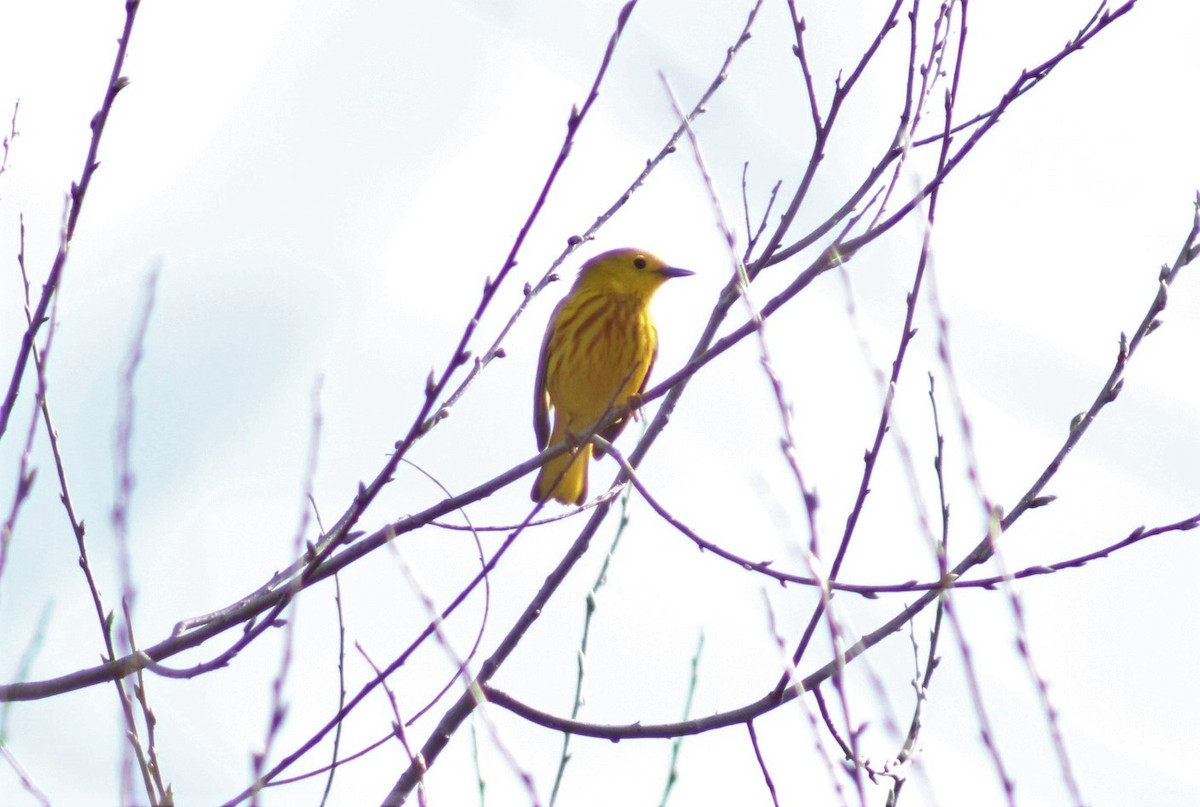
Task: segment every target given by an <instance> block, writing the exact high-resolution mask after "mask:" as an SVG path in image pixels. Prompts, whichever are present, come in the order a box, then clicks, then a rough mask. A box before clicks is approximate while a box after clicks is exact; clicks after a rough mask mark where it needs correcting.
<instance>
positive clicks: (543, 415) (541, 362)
mask: <svg viewBox="0 0 1200 807" xmlns="http://www.w3.org/2000/svg"><path fill="white" fill-rule="evenodd" d="M561 307H562V304H561V303H560V304H559V306H558V307H557V308H555V309H554V313H553V314H551V315H550V324H549V325H547V326H546V335H545V336H544V337H542V349H541V350H540V351H539V352H538V367H537V377H536V378H535V379H534V382H533V434H534V437H536V438H537V447H538V451H542V450H543V449H545V448H546V444H547V443H549V442H550V392H549V391H548V390H547V389H546V365H547V363H548V361H549V357H550V336H551V334H553V333H554V325H555V323H556V322H557V320H558V310H559V308H561Z"/></svg>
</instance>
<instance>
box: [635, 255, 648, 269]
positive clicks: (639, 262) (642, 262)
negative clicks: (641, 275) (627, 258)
mask: <svg viewBox="0 0 1200 807" xmlns="http://www.w3.org/2000/svg"><path fill="white" fill-rule="evenodd" d="M633 265H634V266H635V267H637V268H638V269H645V268H646V259H645V258H643V257H642V256H641V255H638V256H637V257H636V258H634V259H633Z"/></svg>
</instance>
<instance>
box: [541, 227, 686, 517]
mask: <svg viewBox="0 0 1200 807" xmlns="http://www.w3.org/2000/svg"><path fill="white" fill-rule="evenodd" d="M690 274H692V273H691V272H689V271H687V270H686V269H676V268H674V267H672V266H668V265H667V264H665V263H663V262H662V261H661V260H659V259H658V258H656V257H654V256H653V255H651V254H650V253H648V252H642V251H640V250H636V249H614V250H612V251H610V252H605V253H604V254H602V255H597V256H596V257H595V258H592V259H591V260H590V261H588V262H587V263H586V264H584V266H583V268H582V269H581V270H579V279H578V280H576V281H575V285H574V287H572V289H571V291H570V292H569V293H568V294H567V296H566V297H565V298H563V301H562V302H561V303H559V304H558V307H557V308H555V309H554V313H553V314H552V315H551V317H550V324H549V325H548V326H547V328H546V337H545V339H544V340H543V341H542V351H541V357H540V358H539V360H538V371H537V382H536V385H535V388H534V397H533V430H534V434H535V435H536V436H537V444H538V448H539V449H544V448H546V447H547V446H548V445H550V446H552V445H558V444H559V443H563V442H567V441H568V435H576V436H582V437H586V436H587V434H588V430H589V429H590V428H591V427H592V426H593V425H595V423H596V422H597V421H598V420H600V419H601V418H602V417H603V416H604V414H605V413H606V412H607V411H608V410H609V409H611V408H615V407H620V406H624V405H625V404H626V403H628V402H629V399H630V398H631V397H632V396H634V395H636V394H637V393H639V392H641V391H642V390H643V389H645V387H646V378H647V377H648V376H649V375H650V368H651V367H652V366H653V365H654V357H655V355H656V354H657V351H658V334H657V332H656V331H655V329H654V322H653V321H652V320H651V319H650V311H649V306H650V298H651V297H653V296H654V292H655V291H657V290H658V287H659V286H661V285H662V284H663V283H665V282H666V281H667V280H668V279H669V278H672V277H684V276H686V275H690ZM551 412H553V414H554V427H553V429H551V427H550V414H551ZM624 427H625V418H622V419H621V420H619V421H617V422H616V423H614V424H613V425H612V426H610V427H609V428H607V429H605V430H604V431H602V432H600V434H601V436H602V437H604V438H605V439H606V440H613V439H615V438H616V436H617V435H618V434H620V432H621V429H623V428H624ZM596 454H597V456H599V452H596ZM592 455H593V446H592V444H591V443H585V444H582V445H580V446H579V447H577V448H575V449H573V450H571V451H568V452H567V453H565V454H563V455H561V456H559V457H556V458H554V459H552V460H550V461H549V462H547V463H546V464H545V465H544V466H542V469H541V471H540V472H539V473H538V477H537V481H535V482H534V484H533V500H534V501H542V500H544V499H549V498H554V499H557V500H558V501H560V502H562V503H563V504H582V503H583V501H584V499H585V498H586V497H587V471H588V461H589V460H590V459H591V457H592Z"/></svg>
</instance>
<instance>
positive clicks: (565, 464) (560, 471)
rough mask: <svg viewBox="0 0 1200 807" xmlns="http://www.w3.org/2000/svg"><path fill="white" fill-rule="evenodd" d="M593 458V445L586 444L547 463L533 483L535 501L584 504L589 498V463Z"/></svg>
mask: <svg viewBox="0 0 1200 807" xmlns="http://www.w3.org/2000/svg"><path fill="white" fill-rule="evenodd" d="M591 458H592V444H591V443H586V444H584V445H583V446H582V447H580V448H579V449H578V450H577V451H568V452H567V453H566V454H560V455H559V456H557V457H555V458H554V459H552V460H549V461H547V462H546V464H545V465H543V466H542V470H541V471H539V472H538V476H537V480H536V481H535V482H534V483H533V500H534V501H535V502H540V501H545V500H546V499H555V500H557V501H560V502H562V503H563V504H576V505H578V504H583V500H584V499H586V498H587V478H588V461H589V460H591Z"/></svg>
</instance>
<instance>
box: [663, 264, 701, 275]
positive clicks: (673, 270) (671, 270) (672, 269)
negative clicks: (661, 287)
mask: <svg viewBox="0 0 1200 807" xmlns="http://www.w3.org/2000/svg"><path fill="white" fill-rule="evenodd" d="M658 273H659V274H660V275H662V276H663V277H687V276H688V275H694V274H696V273H695V272H693V271H692V270H690V269H680V268H679V267H677V266H664V267H663V268H662V269H659V270H658Z"/></svg>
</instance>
